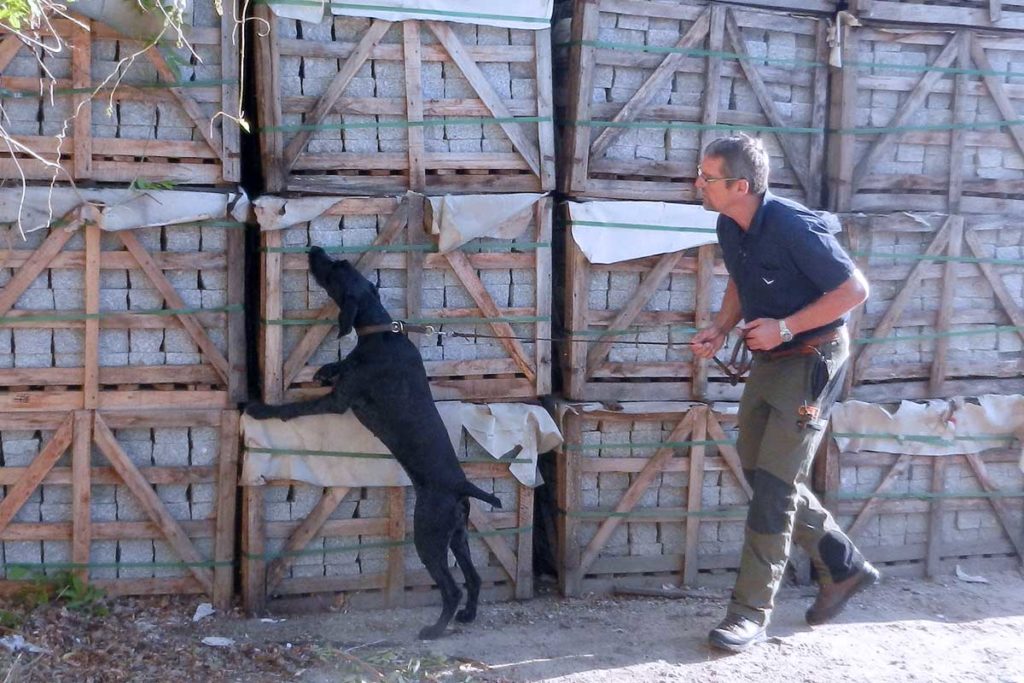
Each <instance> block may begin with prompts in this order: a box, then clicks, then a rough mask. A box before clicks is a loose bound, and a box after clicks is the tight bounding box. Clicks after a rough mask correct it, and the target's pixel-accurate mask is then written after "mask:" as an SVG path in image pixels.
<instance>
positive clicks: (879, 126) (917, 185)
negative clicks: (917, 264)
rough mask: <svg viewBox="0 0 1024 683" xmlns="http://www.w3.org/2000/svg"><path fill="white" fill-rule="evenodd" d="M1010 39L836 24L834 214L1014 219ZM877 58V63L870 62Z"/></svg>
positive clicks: (1016, 190)
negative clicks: (918, 213) (840, 64)
mask: <svg viewBox="0 0 1024 683" xmlns="http://www.w3.org/2000/svg"><path fill="white" fill-rule="evenodd" d="M1022 50H1024V45H1021V44H1020V41H1019V39H1018V38H1017V37H1016V35H1007V34H993V33H988V32H985V33H983V32H981V31H980V30H978V29H972V28H960V29H957V30H941V29H930V28H929V29H917V28H915V29H909V28H907V29H896V28H888V27H887V28H884V29H883V28H876V27H870V26H863V27H850V26H846V25H844V29H843V40H842V59H843V64H844V66H843V69H842V71H841V72H840V73H839V76H838V81H837V84H836V85H837V87H835V88H834V91H833V93H834V94H833V97H832V112H831V116H832V128H833V131H834V132H833V133H831V141H830V144H829V174H830V177H829V191H830V206H831V207H832V209H833V210H834V211H867V212H886V211H935V212H940V213H954V214H956V213H964V214H968V213H992V214H1008V215H1009V214H1015V213H1017V212H1019V211H1020V210H1021V208H1022V202H1021V200H1020V198H1019V197H1020V194H1021V192H1024V131H1022V130H1021V128H1020V126H1018V125H1011V124H1016V123H1019V121H1020V118H1021V112H1022V111H1024V88H1022V86H1020V85H1019V84H1018V83H1017V80H1019V78H1018V77H1016V76H1014V75H1012V73H1007V74H1005V75H1003V74H1002V72H1004V71H1005V72H1015V71H1016V67H1015V66H1013V65H1015V64H1019V63H1020V61H1021V55H1022V52H1021V51H1022ZM872 65H883V66H872Z"/></svg>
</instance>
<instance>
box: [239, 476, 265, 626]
mask: <svg viewBox="0 0 1024 683" xmlns="http://www.w3.org/2000/svg"><path fill="white" fill-rule="evenodd" d="M263 488H264V487H262V486H243V487H242V605H243V606H244V608H245V611H246V613H247V614H249V615H255V614H259V613H260V612H262V611H263V609H264V607H265V606H266V602H267V560H266V557H265V553H266V544H265V542H264V541H265V540H266V536H265V533H266V530H265V526H266V523H265V520H264V513H263Z"/></svg>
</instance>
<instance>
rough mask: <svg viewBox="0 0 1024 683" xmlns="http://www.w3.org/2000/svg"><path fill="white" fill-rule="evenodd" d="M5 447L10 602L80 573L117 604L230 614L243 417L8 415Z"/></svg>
mask: <svg viewBox="0 0 1024 683" xmlns="http://www.w3.org/2000/svg"><path fill="white" fill-rule="evenodd" d="M140 436H141V437H142V438H141V439H140ZM0 447H2V448H3V450H4V466H3V467H0V484H2V491H3V496H2V498H0V545H2V550H3V562H2V563H0V564H2V566H3V577H4V578H3V580H0V593H2V594H6V595H10V594H12V593H16V592H17V591H18V590H20V589H22V588H23V587H24V586H26V585H29V582H30V581H31V580H32V579H36V578H40V577H44V576H45V577H50V578H54V577H56V576H57V575H59V574H60V573H61V572H65V571H70V572H73V573H77V574H78V575H79V576H80V577H81V578H83V579H86V580H87V581H88V583H90V584H92V585H95V586H97V587H99V588H101V589H103V590H105V591H106V592H107V593H108V594H110V595H152V594H175V595H178V594H193V593H198V594H205V595H207V596H209V597H211V598H212V599H213V601H214V602H215V603H216V604H217V605H218V606H219V607H220V608H222V609H225V608H227V607H229V605H230V600H231V595H232V591H233V582H232V577H233V576H234V534H235V494H236V480H237V471H236V466H237V460H238V413H237V412H234V411H222V410H189V409H186V408H181V409H177V410H158V411H151V410H131V409H125V410H111V411H108V410H73V411H61V412H58V411H48V412H38V413H8V412H3V413H0ZM19 563H24V565H25V566H24V569H23V571H22V572H21V573H20V574H19V572H18V571H16V569H15V568H16V567H17V566H18V565H19ZM12 574H13V575H14V576H13V577H12Z"/></svg>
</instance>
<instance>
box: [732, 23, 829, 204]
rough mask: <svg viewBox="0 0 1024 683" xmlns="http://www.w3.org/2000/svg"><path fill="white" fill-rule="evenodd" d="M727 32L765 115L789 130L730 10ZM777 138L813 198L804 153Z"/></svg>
mask: <svg viewBox="0 0 1024 683" xmlns="http://www.w3.org/2000/svg"><path fill="white" fill-rule="evenodd" d="M725 30H726V33H727V34H728V35H729V40H730V41H732V47H733V50H734V51H735V52H736V54H737V55H738V58H737V59H738V60H739V65H740V68H742V69H743V74H744V75H745V76H746V77H747V83H749V85H750V88H751V89H752V90H753V91H754V96H755V97H757V101H758V103H760V105H761V109H762V111H764V115H765V116H766V117H767V118H768V121H769V122H770V123H771V125H772V126H774V127H775V128H785V127H787V126H788V125H789V123H788V122H787V121H786V120H785V119H784V118H783V117H782V114H781V113H780V112H779V108H778V107H777V106H775V100H774V99H773V98H772V94H771V92H770V91H769V90H768V86H767V85H765V83H764V80H763V79H762V78H761V74H760V73H758V71H757V67H755V66H754V63H753V61H752V60H751V59H750V55H749V53H748V52H747V42H746V40H745V39H744V38H743V32H742V31H741V30H740V27H739V24H737V23H736V15H735V13H734V12H733V10H731V9H730V10H727V12H726V15H725ZM822 134H823V135H824V131H822ZM775 139H776V141H777V142H778V143H779V147H781V148H782V153H783V154H784V155H785V157H786V159H787V160H788V161H789V165H790V167H791V168H792V169H793V173H795V174H796V177H797V179H798V180H799V181H800V185H801V186H802V187H803V188H804V192H806V193H807V194H808V196H810V193H811V181H810V169H808V168H807V160H806V159H801V158H800V154H799V153H798V151H797V149H796V147H795V146H794V145H793V138H792V137H790V136H789V135H787V134H786V133H779V134H776V135H775Z"/></svg>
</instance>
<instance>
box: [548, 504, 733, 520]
mask: <svg viewBox="0 0 1024 683" xmlns="http://www.w3.org/2000/svg"><path fill="white" fill-rule="evenodd" d="M558 512H559V513H560V514H563V515H565V516H566V517H575V518H577V519H607V518H609V517H619V518H623V519H636V520H642V519H644V518H645V517H648V518H654V519H672V520H677V519H678V520H684V519H686V518H687V517H707V518H714V519H735V520H736V521H742V520H744V519H746V517H747V508H746V507H745V506H744V507H741V508H733V509H713V510H692V511H687V510H673V511H672V512H671V513H668V512H667V511H665V510H658V509H656V508H654V509H641V510H630V511H629V512H615V511H614V510H559V511H558Z"/></svg>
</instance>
